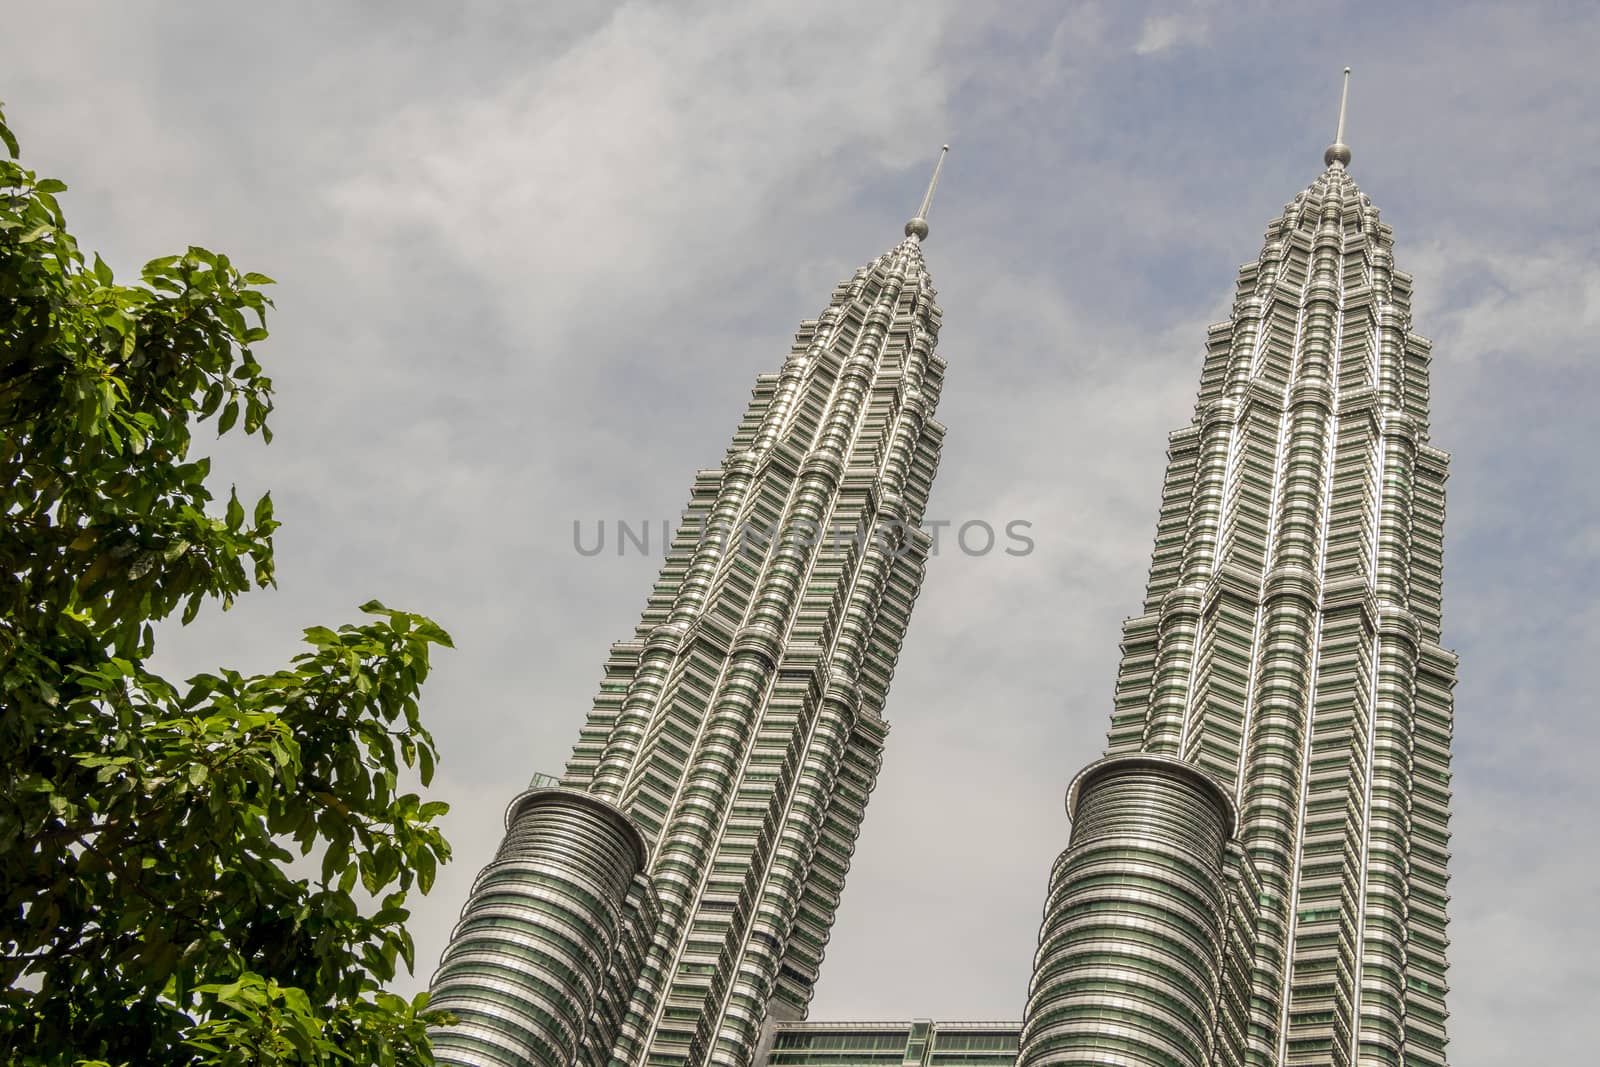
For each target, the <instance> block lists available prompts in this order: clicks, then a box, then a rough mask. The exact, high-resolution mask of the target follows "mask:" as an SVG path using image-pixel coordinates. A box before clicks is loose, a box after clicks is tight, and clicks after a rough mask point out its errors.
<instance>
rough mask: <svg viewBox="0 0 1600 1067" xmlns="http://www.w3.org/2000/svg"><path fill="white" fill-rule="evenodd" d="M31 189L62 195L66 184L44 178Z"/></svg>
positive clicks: (55, 179) (65, 189)
mask: <svg viewBox="0 0 1600 1067" xmlns="http://www.w3.org/2000/svg"><path fill="white" fill-rule="evenodd" d="M14 154H15V153H14V152H13V155H14ZM33 189H34V191H35V192H38V193H64V192H66V191H67V183H66V182H64V181H61V180H60V179H59V178H45V179H44V180H43V181H39V182H35V183H34V186H33ZM96 258H98V257H96Z"/></svg>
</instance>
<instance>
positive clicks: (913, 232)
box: [906, 145, 950, 241]
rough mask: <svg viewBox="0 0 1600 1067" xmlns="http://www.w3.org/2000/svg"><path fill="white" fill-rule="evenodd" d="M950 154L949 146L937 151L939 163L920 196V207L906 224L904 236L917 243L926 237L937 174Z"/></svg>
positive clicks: (936, 164)
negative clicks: (926, 189) (911, 238)
mask: <svg viewBox="0 0 1600 1067" xmlns="http://www.w3.org/2000/svg"><path fill="white" fill-rule="evenodd" d="M949 152H950V146H949V145H945V146H944V147H943V148H941V149H939V161H938V162H937V163H935V164H934V165H933V178H932V180H930V181H929V182H928V191H927V192H926V193H924V194H923V196H922V206H921V207H920V208H918V209H917V213H916V214H915V215H914V216H912V218H911V221H910V222H908V223H906V236H907V237H915V238H916V239H917V240H919V241H923V240H926V239H927V237H928V209H929V208H930V207H932V206H933V191H934V190H935V189H937V188H938V187H939V172H940V171H941V170H943V169H944V157H945V156H946V155H948V154H949Z"/></svg>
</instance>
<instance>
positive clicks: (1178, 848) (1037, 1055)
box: [1017, 753, 1235, 1067]
mask: <svg viewBox="0 0 1600 1067" xmlns="http://www.w3.org/2000/svg"><path fill="white" fill-rule="evenodd" d="M1067 811H1068V814H1069V816H1070V817H1071V818H1072V823H1073V825H1072V838H1071V843H1070V844H1069V845H1068V846H1067V851H1066V852H1065V853H1064V854H1063V855H1062V858H1061V860H1060V861H1059V862H1058V863H1057V864H1056V868H1055V871H1054V873H1053V876H1052V878H1051V886H1050V898H1049V903H1048V904H1047V906H1046V910H1045V919H1044V925H1043V927H1042V929H1041V930H1040V936H1039V951H1038V955H1037V957H1036V958H1035V961H1034V979H1033V984H1032V987H1031V989H1030V990H1029V997H1028V1006H1027V1011H1026V1015H1025V1021H1024V1023H1023V1031H1022V1045H1021V1052H1020V1054H1019V1057H1018V1061H1017V1062H1018V1064H1019V1067H1046V1065H1048V1067H1067V1065H1083V1067H1088V1065H1091V1064H1093V1065H1099V1064H1103V1063H1104V1062H1105V1055H1106V1046H1105V1044H1104V1037H1105V1035H1106V1033H1107V1028H1108V1027H1109V1026H1114V1027H1115V1029H1116V1030H1117V1031H1118V1032H1119V1034H1120V1035H1121V1036H1120V1037H1119V1041H1120V1042H1121V1043H1122V1048H1123V1051H1124V1052H1126V1053H1132V1054H1134V1055H1135V1056H1136V1057H1143V1058H1144V1059H1145V1060H1147V1061H1149V1062H1156V1063H1173V1064H1183V1065H1185V1067H1191V1065H1192V1067H1204V1065H1205V1064H1206V1063H1207V1062H1208V1057H1209V1052H1210V1040H1211V1034H1212V1032H1213V1023H1214V1016H1215V1010H1216V1003H1215V990H1216V987H1217V986H1216V983H1217V974H1218V970H1219V967H1220V964H1221V956H1222V936H1223V931H1222V919H1221V916H1222V915H1223V913H1224V911H1225V908H1224V875H1223V864H1224V855H1225V849H1226V847H1227V843H1228V840H1229V838H1230V837H1231V836H1232V833H1233V830H1234V823H1235V811H1234V805H1233V801H1232V799H1231V798H1230V797H1229V796H1228V795H1227V793H1226V792H1225V791H1224V790H1223V789H1222V787H1221V786H1219V785H1218V784H1217V783H1216V782H1214V781H1213V780H1212V779H1211V778H1209V777H1208V776H1206V775H1205V774H1203V773H1202V772H1201V771H1199V770H1198V769H1197V768H1195V767H1194V766H1192V765H1190V764H1188V763H1186V762H1184V761H1182V760H1178V759H1172V758H1168V757H1163V756H1155V755H1150V754H1147V753H1141V754H1136V755H1128V756H1115V757H1111V758H1109V759H1104V760H1101V761H1099V762H1098V763H1094V764H1091V765H1090V766H1089V767H1087V768H1085V769H1084V770H1083V771H1082V772H1081V773H1079V775H1078V776H1077V778H1075V779H1074V780H1073V782H1072V785H1071V786H1070V787H1069V789H1068V790H1067Z"/></svg>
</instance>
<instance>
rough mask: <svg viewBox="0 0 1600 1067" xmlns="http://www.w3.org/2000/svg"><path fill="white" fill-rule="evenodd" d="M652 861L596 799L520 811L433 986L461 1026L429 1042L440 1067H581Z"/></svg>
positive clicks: (530, 804) (568, 794)
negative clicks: (625, 924) (640, 880)
mask: <svg viewBox="0 0 1600 1067" xmlns="http://www.w3.org/2000/svg"><path fill="white" fill-rule="evenodd" d="M647 855H648V853H647V849H646V846H645V841H644V838H643V837H642V836H641V835H640V833H639V831H638V830H637V829H635V828H634V826H633V824H632V823H631V822H630V821H629V820H628V818H627V817H626V816H624V815H623V814H622V812H620V811H618V810H617V809H616V808H614V807H612V806H611V805H610V804H608V803H606V802H605V801H603V800H600V799H598V798H596V797H593V796H591V795H589V794H587V793H582V792H578V791H575V790H568V789H559V788H556V789H533V790H529V791H528V792H526V793H523V794H522V795H521V796H519V797H517V799H515V800H514V801H512V802H511V806H510V807H509V808H508V809H507V811H506V836H505V839H504V840H503V841H502V842H501V844H500V849H499V851H498V852H497V853H496V854H495V858H494V860H493V862H491V863H490V864H489V865H488V866H487V867H485V868H484V870H483V873H482V874H480V875H479V876H478V881H477V884H476V885H474V886H473V890H472V895H471V896H470V897H469V898H468V900H467V905H466V907H465V908H464V909H463V910H462V913H461V922H460V923H459V925H457V927H456V930H455V934H454V935H453V937H452V938H451V942H450V947H449V948H448V949H446V950H445V954H444V958H443V960H442V961H441V963H440V966H439V971H438V973H437V974H436V975H435V976H434V980H433V992H432V999H431V1001H430V1004H429V1006H430V1007H433V1008H438V1009H440V1010H444V1011H449V1012H453V1013H454V1014H455V1015H456V1017H457V1018H458V1019H459V1020H460V1024H459V1025H457V1026H451V1027H444V1028H439V1029H435V1030H434V1031H433V1032H432V1038H433V1049H434V1056H435V1059H436V1061H437V1062H438V1063H440V1064H456V1065H459V1067H568V1065H570V1064H572V1063H573V1062H574V1059H575V1057H576V1055H577V1050H578V1047H579V1045H580V1043H581V1042H582V1041H583V1040H584V1036H585V1032H584V1031H585V1025H586V1023H587V1021H588V1020H589V1019H590V1017H591V1013H593V1011H594V1008H595V1004H596V998H597V995H598V993H599V991H600V987H601V983H602V981H604V979H605V975H606V970H607V966H608V964H609V963H610V962H611V958H612V954H613V951H614V950H615V949H616V947H617V942H618V939H619V937H620V936H621V933H622V920H623V912H624V906H625V902H626V900H627V895H628V890H629V887H630V885H631V884H632V882H633V879H634V876H635V875H637V874H638V873H639V872H640V871H641V870H643V868H644V865H645V861H646V859H647ZM646 938H648V934H646ZM606 1043H607V1044H609V1040H608V1041H607V1042H606Z"/></svg>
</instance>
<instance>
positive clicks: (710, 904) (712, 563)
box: [432, 153, 945, 1067]
mask: <svg viewBox="0 0 1600 1067" xmlns="http://www.w3.org/2000/svg"><path fill="white" fill-rule="evenodd" d="M943 161H944V155H943V153H941V154H940V157H939V166H936V167H935V169H934V174H933V180H932V181H931V182H930V183H929V186H928V191H927V195H926V196H925V197H924V199H923V202H922V207H921V209H920V210H919V211H918V212H917V214H916V216H915V217H914V218H912V220H911V221H910V222H908V223H906V226H905V235H906V236H905V240H903V241H902V242H900V243H899V244H898V245H896V246H895V247H894V248H892V249H891V250H890V251H888V252H886V253H884V254H883V255H881V256H879V257H878V258H877V259H875V260H873V261H872V262H871V263H868V264H867V265H866V266H864V267H862V268H861V269H860V270H858V271H857V272H856V273H855V276H854V277H852V278H851V279H849V280H848V281H845V282H843V283H841V284H840V285H839V286H838V287H837V288H835V290H834V293H833V297H832V300H831V301H830V303H829V305H828V307H827V309H826V310H824V311H823V313H822V315H821V317H820V318H818V319H817V320H815V321H811V322H806V323H803V324H801V327H800V331H799V333H798V334H797V335H796V337H795V342H794V347H793V348H792V349H791V351H790V353H789V356H788V358H787V360H785V362H784V364H783V366H782V368H781V370H780V371H779V373H777V374H767V375H762V376H761V377H760V378H758V379H757V382H756V387H755V390H754V399H753V400H752V401H751V404H750V406H749V408H748V409H747V411H746V412H745V416H744V418H743V420H742V421H741V422H740V423H739V426H738V429H737V430H736V431H735V433H734V437H733V443H732V445H731V446H730V447H729V449H728V453H727V457H726V458H725V459H724V461H723V463H722V465H721V467H720V468H718V469H714V470H704V471H701V472H699V473H698V474H697V475H696V477H695V481H694V485H693V488H692V489H691V491H690V499H689V504H688V507H687V509H686V511H685V513H684V518H683V522H682V523H681V525H680V527H679V529H678V531H677V533H676V535H675V538H674V540H673V542H672V544H671V546H670V549H669V550H668V553H667V559H666V563H665V565H664V566H663V568H662V570H661V576H660V579H659V580H658V581H657V582H656V585H655V587H654V588H653V590H652V591H651V593H650V596H649V599H648V602H647V604H646V607H645V611H644V616H643V618H642V619H641V620H640V622H639V625H638V627H637V628H636V629H635V631H634V633H633V636H632V637H631V638H629V639H627V640H625V641H622V642H619V643H617V644H615V645H613V646H612V649H611V655H610V658H609V659H608V660H607V662H606V667H605V678H604V680H603V681H602V682H601V685H600V692H599V695H598V696H597V697H596V699H595V702H594V706H593V710H592V711H591V712H590V714H589V717H588V720H587V722H586V723H585V725H584V727H583V730H582V733H581V735H580V737H579V740H578V744H577V747H576V748H575V750H574V751H573V754H572V758H571V759H570V760H569V761H568V763H567V766H566V770H565V773H564V774H563V775H562V777H561V779H560V782H559V785H556V786H549V785H543V786H541V787H539V788H534V789H530V790H529V791H528V792H525V793H523V794H522V795H521V796H519V797H517V798H516V799H515V800H514V801H513V802H512V804H511V807H510V809H509V811H508V812H507V816H506V836H505V839H504V841H503V843H502V844H501V846H500V849H499V851H498V852H497V854H496V856H495V858H494V860H493V861H492V862H491V863H490V864H489V865H488V866H487V867H486V868H485V869H484V871H483V872H482V873H481V874H480V875H479V877H478V880H477V882H476V883H475V885H474V887H473V890H472V893H471V895H470V897H469V899H468V901H467V904H466V907H465V909H464V910H463V912H462V918H461V921H460V924H459V925H458V926H457V928H456V931H455V934H454V936H453V938H452V940H451V943H450V945H449V947H448V948H447V949H446V950H445V953H444V956H443V959H442V961H441V963H440V967H439V970H438V972H437V974H436V976H435V978H434V981H433V1002H432V1003H433V1005H434V1006H435V1007H438V1008H442V1009H446V1010H449V1011H451V1012H454V1013H455V1014H456V1015H457V1016H458V1017H459V1018H460V1020H461V1025H459V1026H455V1027H449V1028H445V1029H441V1030H438V1031H436V1032H435V1034H434V1047H435V1051H436V1054H437V1057H438V1060H439V1062H440V1063H445V1064H462V1065H467V1064H471V1065H488V1064H504V1065H523V1064H537V1065H549V1067H567V1065H569V1064H575V1063H581V1064H585V1065H588V1067H602V1065H604V1064H607V1063H609V1062H612V1061H613V1060H616V1061H620V1062H622V1063H626V1064H630V1065H631V1064H651V1065H661V1067H679V1065H687V1064H693V1065H694V1067H700V1065H702V1064H707V1063H713V1064H719V1065H724V1067H744V1065H745V1064H748V1063H749V1062H750V1060H751V1057H752V1055H753V1054H754V1052H755V1050H756V1048H757V1045H758V1043H759V1042H760V1040H761V1036H762V1032H763V1028H764V1026H767V1025H768V1020H773V1021H776V1020H781V1019H793V1018H799V1017H803V1015H804V1012H805V1006H806V1004H807V1002H808V1001H809V999H810V997H811V990H812V984H813V983H814V982H815V980H816V976H817V967H818V965H819V963H820V961H821V958H822V948H823V944H824V942H825V941H826V939H827V935H828V930H829V927H830V926H831V925H832V923H833V917H834V911H835V909H836V908H837V906H838V903H839V893H840V890H841V888H842V886H843V883H844V876H845V873H846V871H847V869H848V867H849V863H850V856H851V852H852V850H853V848H854V845H855V840H856V836H857V833H858V831H859V828H860V825H861V819H862V815H863V812H864V810H865V807H866V802H867V797H868V795H869V794H870V793H871V791H872V787H873V784H874V781H875V778H876V775H877V769H878V765H879V760H880V756H881V753H882V749H883V744H884V738H885V736H886V734H887V732H888V725H887V723H886V722H885V721H884V718H883V710H884V699H885V697H886V695H887V693H888V689H889V680H890V676H891V674H892V673H893V669H894V664H895V660H896V658H897V656H898V655H899V651H900V645H901V641H902V639H903V637H904V635H905V630H906V625H907V622H908V620H909V617H910V613H911V607H912V603H913V601H914V600H915V599H916V596H917V591H918V589H919V587H920V585H921V581H922V575H923V570H924V566H925V562H926V558H927V555H928V550H929V545H930V543H931V538H930V537H929V536H928V535H927V534H926V533H924V532H923V531H922V530H921V528H920V521H921V518H922V513H923V509H924V507H925V506H926V503H927V498H928V492H929V489H930V487H931V484H932V480H933V476H934V471H935V469H936V467H937V466H938V461H939V447H940V442H941V440H942V438H943V436H944V427H943V426H942V425H941V424H940V423H938V422H937V421H936V420H935V419H934V418H933V414H934V408H935V406H936V405H937V403H938V399H939V391H940V388H941V385H942V383H943V379H944V370H945V363H944V361H943V360H941V359H940V358H939V357H938V356H937V355H936V354H935V345H936V342H937V339H938V334H939V323H940V311H939V307H938V305H937V304H936V303H935V297H936V294H935V291H934V288H933V283H932V281H931V280H930V278H929V276H928V272H927V269H926V267H925V265H924V263H923V258H922V241H923V239H924V238H926V237H927V235H928V224H927V214H928V208H929V204H930V202H931V200H932V197H933V192H934V188H935V186H936V185H937V183H938V178H939V169H940V166H942V164H943Z"/></svg>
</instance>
